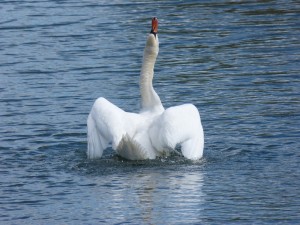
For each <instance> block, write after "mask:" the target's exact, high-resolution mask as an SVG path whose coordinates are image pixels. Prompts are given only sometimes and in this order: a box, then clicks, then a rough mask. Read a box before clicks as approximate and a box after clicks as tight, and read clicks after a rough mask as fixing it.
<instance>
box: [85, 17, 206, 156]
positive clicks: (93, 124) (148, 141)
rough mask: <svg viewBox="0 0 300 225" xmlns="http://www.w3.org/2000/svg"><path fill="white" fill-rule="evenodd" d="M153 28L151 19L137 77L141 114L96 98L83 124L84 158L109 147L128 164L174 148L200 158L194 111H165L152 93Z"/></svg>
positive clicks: (200, 137)
mask: <svg viewBox="0 0 300 225" xmlns="http://www.w3.org/2000/svg"><path fill="white" fill-rule="evenodd" d="M157 28H158V21H157V19H156V18H153V19H152V30H151V33H150V34H149V36H148V38H147V42H146V46H145V50H144V57H143V64H142V69H141V75H140V91H141V105H142V109H141V112H140V113H130V112H125V111H124V110H122V109H120V108H119V107H117V106H115V105H114V104H112V103H111V102H109V101H108V100H106V99H105V98H102V97H101V98H98V99H97V100H96V101H95V103H94V105H93V107H92V110H91V112H90V114H89V116H88V120H87V127H88V150H87V155H88V158H90V159H94V158H100V157H101V156H102V153H103V150H104V149H106V148H107V147H108V146H109V144H110V143H111V144H112V148H113V149H114V150H115V151H116V152H117V154H119V155H120V156H122V157H123V158H126V159H129V160H143V159H155V158H156V157H157V156H161V155H165V154H167V155H168V154H169V153H170V152H171V151H175V147H176V145H177V144H180V145H181V152H182V154H183V156H184V157H186V158H188V159H192V160H197V159H200V158H201V157H202V155H203V148H204V134H203V128H202V124H201V119H200V115H199V112H198V110H197V108H196V107H195V106H194V105H192V104H184V105H180V106H175V107H170V108H168V109H166V110H165V109H164V107H163V106H162V103H161V101H160V98H159V96H158V95H157V93H156V92H155V91H154V89H153V86H152V80H153V75H154V72H153V71H154V65H155V61H156V57H157V55H158V51H159V42H158V36H157Z"/></svg>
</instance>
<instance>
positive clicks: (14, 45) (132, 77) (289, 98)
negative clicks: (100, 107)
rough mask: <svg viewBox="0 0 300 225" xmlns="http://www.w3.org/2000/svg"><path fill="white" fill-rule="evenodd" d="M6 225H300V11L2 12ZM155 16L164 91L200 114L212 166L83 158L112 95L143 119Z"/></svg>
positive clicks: (102, 7)
mask: <svg viewBox="0 0 300 225" xmlns="http://www.w3.org/2000/svg"><path fill="white" fill-rule="evenodd" d="M0 12H1V13H0V118H1V119H0V151H1V153H0V160H1V163H0V174H1V180H0V221H1V222H0V223H2V224H83V223H84V224H101V223H106V224H120V223H130V224H224V223H230V224H234V223H237V224H241V223H245V224H251V223H254V224H266V223H272V224H273V223H299V222H300V203H299V202H300V197H299V196H300V188H299V187H300V172H299V165H300V153H299V148H300V144H299V136H300V122H299V121H300V96H299V87H300V79H299V78H300V76H299V75H300V66H299V65H300V64H299V61H300V50H299V49H300V38H299V37H300V20H299V13H300V4H299V2H298V1H292V0H288V1H279V0H278V1H182V2H180V1H178V2H172V1H167V0H166V1H159V2H156V3H150V2H148V1H144V2H143V1H107V2H104V3H101V1H93V0H89V1H87V0H86V1H78V0H73V1H58V0H56V1H55V0H36V1H18V0H15V1H10V0H4V1H2V2H1V5H0ZM152 16H157V17H158V18H159V21H160V26H159V37H160V43H161V44H160V53H159V58H158V62H157V64H156V69H155V73H156V74H155V81H154V86H155V88H156V91H157V92H158V93H159V95H160V96H161V99H162V101H163V104H164V105H165V106H166V107H169V106H172V105H178V104H182V103H187V102H191V103H194V104H195V105H196V106H197V107H198V109H199V110H200V113H201V118H202V123H203V126H204V131H205V150H204V158H203V159H202V160H201V161H199V162H191V161H188V160H185V159H183V158H181V157H179V156H171V157H169V158H163V159H157V160H153V161H141V162H129V161H124V160H122V159H120V158H118V157H117V156H116V155H115V154H114V152H113V151H112V149H108V150H107V151H106V152H105V153H104V156H103V158H102V159H99V160H95V161H90V160H87V158H86V154H85V152H86V119H87V115H88V113H89V110H90V109H91V106H92V104H93V102H94V100H95V99H96V98H97V97H100V96H104V97H106V98H107V99H109V100H110V101H112V102H113V103H115V104H116V105H118V106H120V107H121V108H123V109H125V110H128V111H135V112H137V111H138V109H139V103H138V99H139V92H138V91H139V89H138V76H139V70H140V66H141V58H142V51H143V47H144V44H145V38H146V35H147V34H146V33H148V32H149V31H150V21H151V17H152Z"/></svg>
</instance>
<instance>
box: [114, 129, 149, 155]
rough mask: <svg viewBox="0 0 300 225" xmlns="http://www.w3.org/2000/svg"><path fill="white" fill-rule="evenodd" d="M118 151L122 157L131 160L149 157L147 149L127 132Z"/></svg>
mask: <svg viewBox="0 0 300 225" xmlns="http://www.w3.org/2000/svg"><path fill="white" fill-rule="evenodd" d="M116 151H117V153H118V154H119V155H120V156H121V157H123V158H125V159H129V160H143V159H149V156H148V154H147V151H145V149H144V148H143V147H142V146H141V145H140V144H139V143H138V142H137V141H135V140H134V139H132V138H131V137H129V135H127V134H126V135H124V136H123V137H122V140H121V141H120V143H119V145H118V147H117V150H116Z"/></svg>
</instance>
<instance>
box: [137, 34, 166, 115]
mask: <svg viewBox="0 0 300 225" xmlns="http://www.w3.org/2000/svg"><path fill="white" fill-rule="evenodd" d="M151 35H152V34H150V35H149V37H148V40H147V43H146V47H145V50H144V57H143V65H142V69H141V76H140V91H141V98H142V102H141V104H142V111H148V110H160V111H163V110H164V108H163V106H162V104H161V101H160V98H159V96H158V94H157V93H156V92H155V90H154V88H153V85H152V80H153V75H154V65H155V61H156V57H157V55H158V50H159V49H158V37H157V36H156V37H154V36H153V35H152V36H151ZM155 42H156V43H155Z"/></svg>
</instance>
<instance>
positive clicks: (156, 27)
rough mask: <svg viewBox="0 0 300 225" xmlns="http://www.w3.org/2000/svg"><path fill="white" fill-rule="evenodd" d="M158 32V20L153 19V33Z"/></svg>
mask: <svg viewBox="0 0 300 225" xmlns="http://www.w3.org/2000/svg"><path fill="white" fill-rule="evenodd" d="M157 31H158V20H157V18H156V17H153V18H152V29H151V33H154V34H156V33H157Z"/></svg>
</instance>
